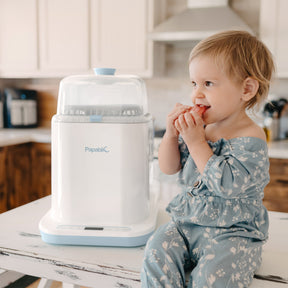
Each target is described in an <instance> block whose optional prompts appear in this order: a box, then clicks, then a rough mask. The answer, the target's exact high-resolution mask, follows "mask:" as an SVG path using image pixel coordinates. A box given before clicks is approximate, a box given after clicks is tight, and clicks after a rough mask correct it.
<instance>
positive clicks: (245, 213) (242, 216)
mask: <svg viewBox="0 0 288 288" xmlns="http://www.w3.org/2000/svg"><path fill="white" fill-rule="evenodd" d="M209 145H210V147H211V149H212V150H213V153H214V155H213V156H212V157H211V158H210V159H209V161H208V163H207V164H206V167H205V170H204V173H203V174H202V175H201V174H200V173H199V171H198V169H197V167H196V165H195V163H194V161H193V159H192V158H191V157H190V155H189V151H188V148H187V146H186V144H185V143H184V142H183V140H182V139H181V137H180V139H179V149H180V155H181V164H182V169H181V171H180V173H179V184H180V185H181V187H182V193H180V194H178V195H177V196H176V197H175V198H174V199H173V200H172V201H171V202H170V204H169V205H168V207H167V211H168V213H169V214H170V215H171V217H172V221H171V222H169V223H168V224H166V225H164V226H162V227H160V228H159V229H158V230H157V231H156V232H155V234H154V235H153V236H152V237H151V238H150V240H149V242H148V243H147V246H146V250H145V257H144V263H143V269H142V273H141V280H142V287H186V285H188V287H194V288H196V287H197V288H198V287H199V288H200V287H201V288H205V287H207V288H208V287H221V288H224V287H248V286H249V284H250V283H251V281H252V278H253V274H254V272H255V270H256V269H257V268H258V267H259V266H260V263H261V251H262V245H263V243H264V241H265V240H266V239H267V237H268V223H269V221H268V213H267V210H266V209H265V207H264V206H263V204H262V198H263V197H264V192H263V190H264V187H265V186H266V185H267V183H268V182H269V158H268V152H267V150H268V149H267V145H266V143H265V142H264V141H263V140H261V139H259V138H254V137H240V138H234V139H230V140H225V139H221V140H219V141H217V142H209ZM187 270H189V271H192V272H191V273H190V278H189V282H188V283H186V281H185V273H186V272H187Z"/></svg>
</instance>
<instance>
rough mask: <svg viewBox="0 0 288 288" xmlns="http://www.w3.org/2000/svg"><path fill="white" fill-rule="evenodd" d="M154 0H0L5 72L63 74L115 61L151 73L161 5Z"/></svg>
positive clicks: (0, 53)
mask: <svg viewBox="0 0 288 288" xmlns="http://www.w3.org/2000/svg"><path fill="white" fill-rule="evenodd" d="M154 1H155V0H121V1H118V0H1V1H0V43H1V49H0V76H2V77H10V78H12V77H23V76H25V77H27V76H29V77H38V76H41V77H62V76H66V75H70V74H76V73H93V72H92V68H93V67H113V68H116V69H117V72H118V73H126V74H127V73H132V74H138V75H139V76H144V77H150V76H152V74H153V51H154V44H153V43H152V41H150V40H148V38H147V35H148V32H149V31H151V29H152V28H153V24H154V18H155V17H154V7H161V6H160V5H156V4H154ZM159 9H160V8H159ZM159 9H158V10H159Z"/></svg>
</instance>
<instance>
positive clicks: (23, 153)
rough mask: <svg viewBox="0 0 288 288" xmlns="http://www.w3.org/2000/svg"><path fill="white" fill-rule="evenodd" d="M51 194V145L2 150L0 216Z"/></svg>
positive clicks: (25, 145)
mask: <svg viewBox="0 0 288 288" xmlns="http://www.w3.org/2000/svg"><path fill="white" fill-rule="evenodd" d="M49 194H51V144H46V143H45V144H44V143H26V144H19V145H11V146H6V147H0V213H2V212H5V211H7V210H9V209H13V208H16V207H18V206H21V205H24V204H26V203H29V202H31V201H34V200H36V199H39V198H42V197H44V196H47V195H49Z"/></svg>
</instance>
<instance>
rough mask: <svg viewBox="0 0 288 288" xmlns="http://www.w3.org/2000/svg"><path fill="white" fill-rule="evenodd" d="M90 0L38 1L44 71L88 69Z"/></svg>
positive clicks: (57, 71) (42, 70) (41, 56)
mask: <svg viewBox="0 0 288 288" xmlns="http://www.w3.org/2000/svg"><path fill="white" fill-rule="evenodd" d="M89 20H90V19H89V1H88V0H39V39H40V42H39V44H40V47H39V48H40V70H41V72H44V73H47V72H51V73H54V74H55V75H57V73H60V74H61V73H63V72H67V73H74V72H75V73H76V72H82V71H87V70H88V69H89V52H90V49H89Z"/></svg>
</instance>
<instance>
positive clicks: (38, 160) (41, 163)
mask: <svg viewBox="0 0 288 288" xmlns="http://www.w3.org/2000/svg"><path fill="white" fill-rule="evenodd" d="M31 160H32V161H31V162H32V188H33V190H32V193H31V196H30V200H31V201H32V200H36V199H39V198H42V197H44V196H47V195H50V194H51V144H47V143H32V144H31Z"/></svg>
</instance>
